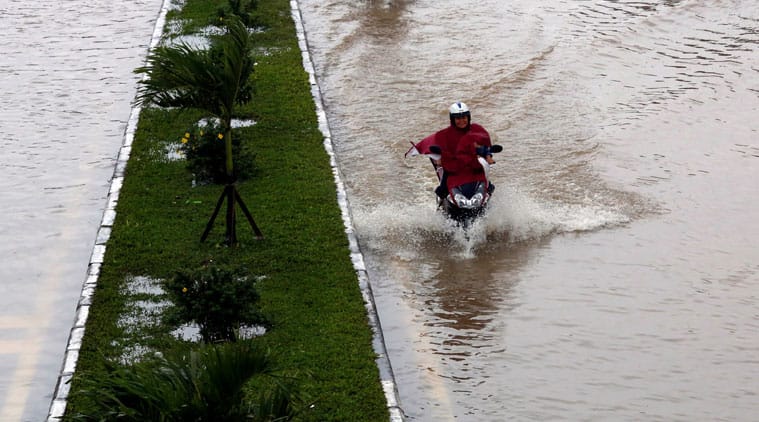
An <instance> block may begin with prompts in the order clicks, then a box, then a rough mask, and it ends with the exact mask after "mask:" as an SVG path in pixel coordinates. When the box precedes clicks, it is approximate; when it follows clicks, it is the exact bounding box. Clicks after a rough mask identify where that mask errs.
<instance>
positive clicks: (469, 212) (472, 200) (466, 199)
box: [405, 142, 503, 227]
mask: <svg viewBox="0 0 759 422" xmlns="http://www.w3.org/2000/svg"><path fill="white" fill-rule="evenodd" d="M411 145H412V147H411V149H409V150H408V152H406V155H405V156H406V157H407V158H408V157H411V156H415V155H426V156H427V157H428V158H429V159H430V162H431V163H432V166H433V168H434V169H435V174H436V175H437V178H438V181H439V182H440V186H438V188H437V189H435V193H436V196H437V204H438V209H440V210H441V211H442V212H443V214H445V216H446V217H447V218H449V219H451V220H453V221H455V222H457V223H459V224H460V225H462V226H463V227H468V226H469V225H470V224H471V223H472V222H473V221H474V220H475V219H477V218H478V217H480V216H481V215H482V214H483V213H484V212H485V210H486V208H487V205H488V202H489V201H490V197H491V195H492V194H493V191H494V190H495V185H494V184H493V183H491V182H490V177H489V171H490V164H489V163H488V161H487V159H486V158H485V157H487V156H488V155H492V154H493V153H499V152H501V151H503V147H501V146H500V145H493V146H490V147H479V148H478V149H477V155H478V157H477V161H478V162H479V163H480V165H481V166H482V169H483V172H484V174H485V179H486V181H482V180H477V179H479V178H474V177H473V178H472V180H465V181H464V182H463V183H458V184H456V185H451V184H449V183H447V180H446V179H447V177H446V174H445V171H444V170H443V168H442V167H441V166H440V165H438V162H439V160H440V156H441V152H442V151H441V149H440V147H439V146H437V145H423V143H419V144H414V143H413V142H412V143H411Z"/></svg>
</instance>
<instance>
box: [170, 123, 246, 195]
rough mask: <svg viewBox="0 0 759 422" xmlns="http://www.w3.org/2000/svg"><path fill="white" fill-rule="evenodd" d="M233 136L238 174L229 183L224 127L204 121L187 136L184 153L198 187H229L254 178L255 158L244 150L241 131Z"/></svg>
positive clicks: (184, 141) (183, 138) (188, 132)
mask: <svg viewBox="0 0 759 422" xmlns="http://www.w3.org/2000/svg"><path fill="white" fill-rule="evenodd" d="M233 135H234V136H232V156H233V157H234V162H235V170H234V171H235V174H234V175H233V177H232V180H229V178H228V177H227V172H226V151H225V145H224V130H223V129H222V127H221V126H220V125H219V124H218V123H216V122H205V121H201V122H200V123H197V124H195V125H194V126H193V127H192V128H190V129H189V130H188V131H187V132H185V134H184V136H183V137H182V145H181V147H180V150H181V151H182V152H183V153H184V156H185V157H186V158H187V169H188V170H189V171H190V172H192V174H194V175H195V181H196V182H197V183H200V184H206V183H214V184H225V183H229V182H234V181H238V180H246V179H249V178H251V177H252V176H253V174H254V173H255V170H256V164H255V154H254V153H252V152H251V151H250V150H249V149H246V148H242V144H243V138H242V136H241V134H240V133H239V131H233Z"/></svg>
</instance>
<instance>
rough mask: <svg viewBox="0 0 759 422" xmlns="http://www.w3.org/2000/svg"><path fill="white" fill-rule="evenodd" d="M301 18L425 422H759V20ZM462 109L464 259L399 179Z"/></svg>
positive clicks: (645, 6) (407, 378)
mask: <svg viewBox="0 0 759 422" xmlns="http://www.w3.org/2000/svg"><path fill="white" fill-rule="evenodd" d="M300 4H301V9H302V11H303V15H304V24H305V27H306V31H307V36H308V39H309V43H310V46H311V48H312V53H313V55H314V60H315V64H316V67H317V73H318V75H319V82H320V84H321V88H322V90H323V92H324V97H325V102H326V107H327V112H328V116H329V119H330V123H331V125H332V132H333V135H334V139H333V141H334V142H335V144H336V153H337V157H338V161H339V163H340V167H341V170H342V172H343V173H344V180H345V182H346V185H347V186H346V188H347V190H348V194H349V199H350V202H351V204H352V206H353V209H354V219H355V224H356V227H357V231H358V236H359V239H360V242H361V246H362V248H363V250H364V252H365V254H366V260H367V263H368V265H369V266H370V278H371V280H372V283H373V285H374V291H375V294H376V296H377V305H378V312H379V315H380V318H381V322H382V325H383V328H384V331H385V339H386V341H387V343H388V349H389V353H390V360H391V363H392V365H393V368H394V371H395V374H396V377H397V381H398V384H399V391H400V396H401V402H402V403H401V404H402V407H403V409H404V411H405V412H406V414H407V415H408V416H409V419H410V420H418V421H446V420H465V421H484V420H490V421H501V420H668V421H674V420H682V421H690V420H731V421H738V420H742V421H748V420H753V419H755V415H756V414H757V413H759V400H758V399H757V394H758V393H759V381H757V380H759V358H757V356H759V303H758V299H759V298H758V297H757V292H759V247H758V245H759V243H757V240H756V239H758V238H759V219H757V211H756V210H757V209H759V183H757V180H758V179H759V119H757V116H759V110H758V108H759V51H758V48H759V5H757V3H756V2H755V1H750V0H682V1H674V0H672V1H665V0H661V1H635V2H632V1H611V0H591V1H583V2H577V1H562V0H550V1H542V2H533V1H526V0H522V1H520V0H517V1H509V2H503V1H496V0H481V1H465V2H446V1H443V2H440V1H431V0H419V1H410V0H409V1H403V0H398V1H360V2H356V1H336V0H331V1H315V0H301V1H300ZM454 100H463V101H465V102H467V103H468V104H469V105H470V107H471V108H472V109H473V119H474V121H477V122H479V123H481V124H483V125H484V126H485V127H486V128H487V129H488V130H489V131H490V132H491V134H492V135H493V136H494V138H495V139H496V140H497V142H498V143H500V144H502V145H503V146H504V149H505V152H504V153H502V154H501V155H500V157H497V160H498V161H499V162H498V164H497V165H496V167H495V168H494V169H493V173H494V181H495V183H496V185H497V189H496V196H495V198H494V201H495V202H494V203H492V204H491V205H492V206H491V209H490V211H489V213H488V215H487V216H486V218H485V219H483V220H482V221H481V222H480V223H479V224H478V225H477V226H475V227H474V228H473V230H472V231H471V233H469V235H468V236H465V235H464V234H463V233H462V232H461V230H460V229H457V228H455V227H451V226H450V225H448V224H446V222H445V221H444V220H443V219H442V218H441V217H440V216H439V215H437V214H436V212H435V209H434V208H435V206H434V198H433V194H432V192H431V191H432V189H433V187H434V186H435V177H434V175H433V173H432V171H431V167H430V166H429V163H428V162H427V161H426V160H425V159H424V158H418V157H417V158H414V159H409V160H404V158H403V153H404V152H405V151H406V150H407V148H408V146H409V141H416V140H419V139H421V138H422V137H423V136H425V135H427V134H429V133H431V132H433V131H435V130H437V129H439V128H441V127H443V126H444V125H446V124H447V123H446V121H447V116H446V114H445V113H446V112H445V110H446V108H447V105H448V104H449V103H451V102H452V101H454Z"/></svg>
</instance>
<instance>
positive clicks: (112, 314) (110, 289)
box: [67, 0, 388, 421]
mask: <svg viewBox="0 0 759 422" xmlns="http://www.w3.org/2000/svg"><path fill="white" fill-rule="evenodd" d="M221 4H222V3H221V2H216V1H210V0H188V1H187V2H186V4H185V5H184V8H183V9H182V10H179V11H174V12H172V13H171V14H170V15H169V24H171V22H172V21H177V22H182V23H183V27H184V28H185V30H189V29H192V28H203V27H205V26H206V24H207V23H208V22H209V21H208V19H209V16H211V15H213V13H214V11H215V10H216V8H217V7H219V6H220V5H221ZM256 16H257V18H258V19H259V21H260V23H261V25H262V27H264V28H265V30H263V31H260V32H256V33H255V34H254V35H253V37H254V42H255V47H256V51H257V52H258V53H256V57H255V59H256V63H257V64H256V66H255V71H254V72H253V75H252V78H253V84H254V93H253V98H252V100H251V101H250V102H249V103H248V104H245V105H244V106H242V107H240V109H239V114H240V116H238V117H240V118H244V119H251V120H253V121H255V124H253V125H250V126H245V127H241V128H237V129H235V133H236V136H237V137H238V138H240V139H242V140H243V148H247V149H249V151H250V152H252V154H254V155H255V173H254V175H253V177H252V178H251V179H249V180H246V181H244V182H242V183H239V184H238V190H239V192H240V195H241V197H242V198H243V199H244V200H245V203H246V204H247V206H248V208H249V209H250V211H251V213H252V215H253V217H254V219H255V221H256V223H257V225H258V226H259V227H260V228H261V230H262V231H263V233H264V239H263V240H258V239H256V238H255V236H254V233H253V231H252V230H251V229H250V227H249V226H248V223H247V221H246V220H245V219H244V218H238V227H237V235H238V241H239V245H238V246H237V247H227V246H224V245H223V244H222V240H223V233H224V228H223V221H222V220H223V219H217V223H216V226H215V227H214V229H213V231H212V232H211V234H210V236H209V238H208V240H207V241H206V242H200V241H199V239H200V235H201V234H202V233H203V230H204V228H205V225H206V223H207V222H208V220H209V218H210V214H211V212H212V211H213V209H214V206H215V204H216V201H217V199H218V197H219V194H220V192H221V191H222V189H223V186H219V185H199V186H193V176H192V175H191V174H190V173H189V172H188V171H187V169H186V162H184V161H183V160H177V159H173V158H171V155H170V154H168V151H171V150H172V149H173V148H175V145H176V144H177V143H178V142H180V139H181V138H182V136H183V134H184V133H185V131H186V130H187V128H188V127H191V126H192V125H193V124H195V123H196V122H197V121H198V120H199V119H200V118H202V117H205V116H203V114H202V113H200V112H197V111H179V110H165V109H156V108H145V109H143V111H142V113H141V116H140V121H139V124H138V129H137V132H136V134H135V140H134V144H133V147H132V153H131V157H130V160H129V163H128V166H127V169H126V178H125V181H124V186H123V188H122V190H121V194H120V198H119V203H118V207H117V217H116V220H115V222H114V227H113V231H112V233H111V237H110V239H109V242H108V245H107V250H106V254H105V258H104V263H103V266H102V269H101V273H100V277H99V281H98V288H97V291H96V294H95V297H94V302H93V306H92V309H91V311H90V314H89V319H88V323H87V327H86V333H85V337H84V340H83V343H82V349H81V353H80V355H79V361H78V368H77V375H76V376H75V378H74V382H73V384H72V394H71V398H70V401H69V408H68V411H67V414H68V415H74V414H76V413H85V414H86V412H87V407H88V406H89V403H88V401H87V400H86V399H84V398H82V397H81V396H80V395H77V394H76V392H77V389H79V388H81V385H82V383H81V380H80V378H81V377H82V376H85V375H82V374H86V376H88V377H89V376H95V375H97V374H104V373H106V372H107V371H108V370H109V369H108V365H107V364H106V362H119V361H122V360H125V359H126V358H125V349H126V348H130V349H132V350H133V349H138V350H142V351H143V353H145V352H147V353H152V352H162V353H164V352H168V351H170V350H176V349H191V348H193V347H196V345H195V344H193V343H192V342H189V341H186V340H182V339H179V338H177V337H176V336H175V335H173V334H172V332H171V329H172V327H168V326H165V325H164V324H163V323H162V322H161V320H160V318H154V319H155V321H154V322H155V323H153V324H130V323H129V321H128V320H129V319H131V320H134V319H140V318H147V316H146V312H142V313H140V311H139V310H138V311H136V312H135V310H134V303H135V297H137V299H138V300H141V301H142V302H151V301H153V302H156V303H158V302H160V301H161V300H162V298H161V295H160V294H155V293H154V292H153V293H151V292H138V293H137V294H135V293H134V292H133V291H132V292H130V289H129V288H128V286H129V283H130V281H132V280H134V279H135V278H139V279H143V280H162V279H166V278H169V277H172V276H173V275H174V274H175V273H176V271H178V270H181V269H187V268H197V267H199V266H202V265H204V264H207V263H210V262H213V263H217V264H220V265H234V266H238V267H243V268H245V269H247V271H248V272H250V273H251V274H253V275H255V276H257V277H258V281H257V282H256V285H257V287H258V292H259V294H260V302H259V307H260V310H261V312H262V313H263V314H264V315H265V316H266V318H267V319H268V320H269V322H270V324H271V328H270V329H269V330H267V332H266V333H265V334H263V335H261V336H259V337H257V338H256V339H255V340H254V341H255V342H256V343H257V344H258V345H260V346H262V347H265V348H267V349H269V350H270V351H271V353H272V359H273V361H274V363H275V365H276V366H277V367H279V368H282V369H284V370H287V371H296V372H298V373H300V374H308V376H305V375H303V376H298V377H297V381H298V388H299V390H300V391H301V393H302V394H303V395H304V397H305V398H307V401H308V403H310V404H312V406H309V408H308V409H306V410H304V411H303V412H301V413H300V414H299V415H298V416H297V420H307V421H332V420H335V421H338V420H339V421H380V420H388V412H387V409H386V402H385V398H384V394H383V391H382V387H381V385H380V383H379V374H378V369H377V366H376V364H375V354H374V351H373V349H372V333H371V330H370V327H369V326H368V321H367V316H366V310H365V308H364V304H363V301H362V297H361V292H360V290H359V286H358V283H357V277H356V273H355V270H354V268H353V265H352V263H351V260H350V256H349V249H348V240H347V237H346V234H345V231H344V227H343V222H342V218H341V214H340V209H339V207H338V204H337V198H336V192H335V185H334V178H333V175H332V169H331V167H330V164H329V157H328V155H327V153H326V152H325V151H324V147H323V144H322V142H323V139H322V134H321V132H320V131H319V130H318V126H317V121H316V114H315V111H314V104H313V99H312V97H311V92H310V86H309V84H308V79H307V75H306V73H305V72H304V71H303V68H302V62H301V60H302V57H301V52H300V50H299V48H298V45H297V39H296V36H295V31H294V28H293V22H292V20H291V18H290V4H289V1H286V0H260V1H259V2H258V8H257V12H256ZM125 315H131V317H130V318H127V319H126V320H127V321H126V322H125V318H124V316H125ZM135 346H139V347H135ZM258 387H260V384H258V383H257V381H255V380H254V381H253V382H252V383H250V385H249V386H248V392H249V393H250V394H251V395H255V390H256V389H257V388H258Z"/></svg>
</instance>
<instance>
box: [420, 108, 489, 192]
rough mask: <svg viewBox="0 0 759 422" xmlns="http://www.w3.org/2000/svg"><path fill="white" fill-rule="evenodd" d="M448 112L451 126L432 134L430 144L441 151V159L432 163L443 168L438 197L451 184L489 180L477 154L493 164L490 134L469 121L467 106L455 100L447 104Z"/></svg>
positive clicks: (447, 189)
mask: <svg viewBox="0 0 759 422" xmlns="http://www.w3.org/2000/svg"><path fill="white" fill-rule="evenodd" d="M448 115H449V117H450V121H451V125H450V126H448V127H446V128H445V129H442V130H439V131H438V132H436V133H435V134H433V135H432V136H433V137H434V140H433V141H432V143H433V144H434V145H436V146H437V147H439V150H440V160H437V161H436V163H435V164H436V165H439V166H442V168H443V176H442V177H441V179H440V186H438V187H437V188H436V189H435V193H436V194H437V195H438V196H439V197H440V198H445V197H446V196H447V195H448V191H449V189H450V188H452V187H454V186H458V185H460V184H463V183H466V182H471V181H482V182H487V181H488V180H487V177H486V175H485V172H484V170H483V168H482V165H481V164H480V163H479V161H478V158H477V157H478V156H481V157H484V158H485V160H487V162H488V163H489V164H493V163H495V161H494V160H493V156H492V153H491V151H490V148H491V147H492V143H491V141H490V134H489V133H488V131H487V130H485V128H484V127H482V126H481V125H479V124H477V123H472V114H471V112H470V111H469V107H468V106H467V105H466V104H464V103H462V102H460V101H457V102H455V103H453V104H451V106H450V107H449V109H448ZM489 185H490V186H489V190H490V192H491V193H492V191H493V189H494V188H495V186H494V185H493V184H492V183H490V184H489Z"/></svg>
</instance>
